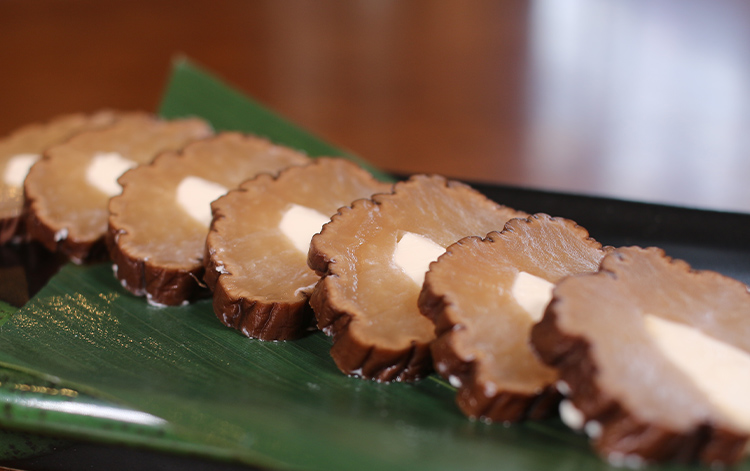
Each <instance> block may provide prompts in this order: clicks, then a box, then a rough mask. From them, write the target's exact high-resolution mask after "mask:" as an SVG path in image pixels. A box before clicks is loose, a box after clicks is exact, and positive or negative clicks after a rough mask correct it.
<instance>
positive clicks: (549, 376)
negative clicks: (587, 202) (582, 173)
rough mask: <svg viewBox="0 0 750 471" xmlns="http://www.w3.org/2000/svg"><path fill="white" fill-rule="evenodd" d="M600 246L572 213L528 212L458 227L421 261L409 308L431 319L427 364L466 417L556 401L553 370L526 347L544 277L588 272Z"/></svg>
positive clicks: (542, 303) (546, 291) (541, 409)
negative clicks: (465, 230) (435, 255)
mask: <svg viewBox="0 0 750 471" xmlns="http://www.w3.org/2000/svg"><path fill="white" fill-rule="evenodd" d="M605 253H606V249H603V248H602V246H601V244H599V243H598V242H596V241H595V240H594V239H592V238H590V237H589V234H588V232H587V231H586V230H585V229H584V228H582V227H580V226H578V225H576V223H575V222H573V221H571V220H568V219H562V218H552V217H550V216H548V215H546V214H536V215H533V216H531V217H529V218H527V219H512V220H510V221H509V222H508V223H507V224H506V225H505V228H504V229H503V231H502V232H499V233H498V232H491V233H490V234H488V235H487V237H486V238H485V239H482V238H480V237H467V238H464V239H461V240H460V241H458V242H457V243H455V244H453V245H451V246H450V247H448V249H447V250H446V253H445V254H444V255H442V256H441V257H440V258H439V259H438V261H437V262H436V263H433V264H432V265H431V266H430V271H429V272H427V275H426V276H425V283H424V286H423V288H422V292H421V293H420V296H419V308H420V311H421V312H422V314H424V315H426V316H427V317H429V318H430V319H432V321H433V322H434V323H435V326H436V335H437V339H436V340H435V341H434V342H433V343H432V345H431V352H432V358H433V363H434V365H435V369H436V370H437V372H438V373H439V374H440V375H442V376H443V377H444V378H446V379H448V380H449V381H450V382H451V384H453V385H454V386H456V387H458V394H457V396H456V401H457V403H458V405H459V407H460V408H461V410H462V411H463V412H464V414H466V415H468V416H469V417H472V418H481V419H482V420H485V421H503V422H516V421H519V420H522V419H525V418H532V419H538V418H542V417H545V416H547V415H548V414H549V413H550V412H551V411H556V405H557V402H558V401H559V399H560V395H559V393H558V392H557V389H556V388H555V381H556V380H557V373H556V371H555V370H554V369H552V368H550V367H549V366H547V365H544V364H543V363H541V362H540V361H539V359H538V358H537V357H536V355H535V353H534V352H533V351H532V349H531V348H530V347H529V344H528V339H529V334H530V332H531V327H532V326H533V325H534V324H535V323H536V322H537V321H538V320H539V319H541V316H542V314H543V313H544V308H545V307H546V305H547V303H548V302H549V299H550V297H551V296H552V287H553V286H554V284H555V283H557V282H558V281H560V280H561V279H562V278H563V277H565V276H568V275H572V274H576V273H586V272H594V271H596V270H597V269H598V267H599V262H600V261H601V259H602V257H603V256H604V254H605Z"/></svg>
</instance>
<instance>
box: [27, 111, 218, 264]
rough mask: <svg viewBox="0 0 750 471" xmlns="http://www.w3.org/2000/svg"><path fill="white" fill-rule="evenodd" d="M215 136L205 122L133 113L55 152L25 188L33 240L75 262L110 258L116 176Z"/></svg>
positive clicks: (38, 165) (46, 157)
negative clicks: (111, 202)
mask: <svg viewBox="0 0 750 471" xmlns="http://www.w3.org/2000/svg"><path fill="white" fill-rule="evenodd" d="M211 134H213V131H212V130H211V127H210V126H209V125H208V123H206V122H205V121H203V120H200V119H195V118H193V119H182V120H175V121H163V120H159V119H157V118H155V117H152V116H150V115H147V114H145V113H129V114H127V115H123V116H122V118H120V119H119V120H117V122H116V123H115V124H113V125H111V126H108V127H106V128H104V129H98V130H93V131H86V132H82V133H79V134H77V135H75V136H74V137H72V138H71V139H70V140H68V141H67V142H65V143H63V144H60V145H56V146H53V147H50V148H49V149H48V150H47V151H46V152H45V154H44V156H43V157H42V159H41V160H39V162H37V163H36V164H35V165H34V166H33V167H32V168H31V170H30V171H29V174H28V176H27V177H26V181H25V184H24V192H25V195H24V197H25V201H24V203H25V207H26V208H28V231H29V234H30V236H31V237H32V238H33V239H36V240H38V241H39V242H41V243H42V244H43V245H44V246H45V247H47V248H48V249H49V250H51V251H59V252H62V253H64V254H66V255H67V256H68V257H70V258H71V260H72V261H74V262H76V263H82V262H84V261H89V260H96V259H99V258H102V257H106V246H105V244H104V236H105V234H106V233H107V218H108V216H109V213H108V211H107V203H108V202H109V198H110V197H112V196H114V195H116V194H118V193H119V192H120V186H119V185H118V184H117V177H119V176H120V175H121V174H122V173H123V172H125V171H126V170H127V169H129V168H132V167H135V166H136V165H138V164H142V163H146V162H150V161H151V160H153V158H154V157H155V156H156V155H157V154H158V153H159V152H161V151H165V150H170V149H179V148H181V147H183V146H184V145H185V144H187V143H188V142H190V141H193V140H196V139H201V138H204V137H207V136H209V135H211Z"/></svg>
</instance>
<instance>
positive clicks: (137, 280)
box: [107, 132, 310, 306]
mask: <svg viewBox="0 0 750 471" xmlns="http://www.w3.org/2000/svg"><path fill="white" fill-rule="evenodd" d="M309 161H310V159H308V158H307V157H306V156H305V155H303V154H301V153H299V152H296V151H294V150H292V149H289V148H286V147H282V146H277V145H274V144H272V143H271V142H269V141H267V140H265V139H261V138H258V137H254V136H247V135H243V134H240V133H236V132H226V133H221V134H219V135H217V136H215V137H212V138H208V139H204V140H201V141H197V142H194V143H192V144H189V145H188V146H186V147H185V148H184V149H183V150H181V151H179V152H175V151H171V152H165V153H163V154H160V155H159V156H158V157H157V158H156V159H155V160H154V161H153V162H152V163H151V164H149V165H141V166H139V167H137V168H135V169H132V170H130V171H128V172H126V173H125V174H124V175H122V176H121V177H120V179H119V183H120V184H121V185H122V193H121V194H120V195H118V196H115V197H113V198H112V199H111V200H110V202H109V212H110V216H109V231H108V236H107V245H108V248H109V253H110V257H111V258H112V261H113V262H114V272H115V275H116V276H117V278H118V279H119V280H120V282H121V283H122V285H123V286H124V287H125V288H126V289H127V290H128V291H130V292H132V293H133V294H135V295H137V296H146V298H147V300H148V302H149V303H151V304H154V305H171V306H174V305H179V304H183V303H185V302H189V301H190V300H192V299H194V298H196V297H199V296H201V294H207V290H206V289H205V287H204V286H202V284H201V283H200V280H201V279H202V278H203V250H204V246H205V244H206V235H207V234H208V228H209V225H210V223H211V202H212V201H213V200H215V199H216V198H218V197H220V196H222V195H224V194H225V193H226V192H227V191H229V190H230V189H232V188H234V187H236V186H237V185H239V184H240V183H241V182H242V181H243V180H245V179H248V178H252V177H254V176H256V175H258V174H259V173H262V172H269V173H278V172H279V171H280V170H281V169H283V168H286V167H289V166H291V165H304V164H306V163H308V162H309Z"/></svg>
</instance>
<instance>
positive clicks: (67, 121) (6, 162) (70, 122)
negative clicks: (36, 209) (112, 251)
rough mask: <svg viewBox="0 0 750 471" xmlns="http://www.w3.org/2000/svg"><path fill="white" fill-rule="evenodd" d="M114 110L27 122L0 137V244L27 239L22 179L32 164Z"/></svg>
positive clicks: (105, 122) (106, 118) (97, 125)
mask: <svg viewBox="0 0 750 471" xmlns="http://www.w3.org/2000/svg"><path fill="white" fill-rule="evenodd" d="M117 116H118V115H117V113H115V112H114V111H108V110H103V111H99V112H97V113H93V114H83V113H75V114H67V115H62V116H58V117H55V118H53V119H51V120H49V121H47V122H44V123H36V124H29V125H26V126H24V127H22V128H19V129H17V130H16V131H14V132H13V133H11V134H10V135H8V136H7V137H5V138H4V139H2V140H0V168H2V169H3V179H2V181H0V244H5V243H7V242H21V241H23V240H25V239H27V234H26V229H25V225H24V219H25V218H24V215H23V181H24V179H25V178H26V174H27V173H28V171H29V169H30V168H31V165H33V164H34V163H35V162H36V161H37V160H39V158H40V157H41V155H42V153H43V152H44V151H45V150H46V149H47V148H48V147H50V146H52V145H55V144H60V143H62V142H64V141H66V140H68V139H69V138H70V137H72V136H73V135H74V134H76V133H78V132H81V131H85V130H88V129H96V128H100V127H103V126H107V125H108V124H111V123H113V122H114V121H115V119H116V118H117Z"/></svg>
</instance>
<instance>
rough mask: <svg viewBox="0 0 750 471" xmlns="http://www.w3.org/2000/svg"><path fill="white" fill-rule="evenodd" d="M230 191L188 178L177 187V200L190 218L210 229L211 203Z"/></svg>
mask: <svg viewBox="0 0 750 471" xmlns="http://www.w3.org/2000/svg"><path fill="white" fill-rule="evenodd" d="M227 191H229V190H228V189H227V188H226V187H224V186H223V185H219V184H218V183H215V182H211V181H208V180H204V179H203V178H200V177H194V176H192V175H191V176H188V177H185V178H183V179H182V181H181V182H180V184H179V185H177V191H176V192H175V199H176V200H177V204H178V205H179V206H180V207H181V208H182V210H183V211H185V212H186V213H187V214H188V215H189V216H190V217H192V218H193V219H195V220H196V221H198V222H199V223H201V224H202V225H204V226H206V227H208V226H210V225H211V217H212V215H211V202H212V201H214V200H216V199H218V198H219V197H221V196H222V195H224V194H225V193H226V192H227Z"/></svg>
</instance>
